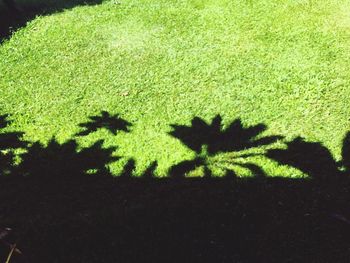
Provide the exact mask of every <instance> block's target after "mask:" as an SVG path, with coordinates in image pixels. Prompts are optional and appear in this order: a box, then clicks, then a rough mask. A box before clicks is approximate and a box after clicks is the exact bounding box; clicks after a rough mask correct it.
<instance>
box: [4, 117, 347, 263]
mask: <svg viewBox="0 0 350 263" xmlns="http://www.w3.org/2000/svg"><path fill="white" fill-rule="evenodd" d="M0 120H1V122H0V127H2V128H1V129H0V136H5V137H6V136H8V133H9V132H7V130H6V129H3V128H5V127H6V125H8V124H9V123H8V121H7V120H6V118H5V116H2V117H1V118H0ZM1 123H2V124H1ZM215 125H217V124H215ZM215 125H214V126H215ZM235 125H237V124H235ZM209 126H210V125H209ZM216 127H217V126H216ZM237 127H239V125H237ZM258 127H259V129H258V128H257V129H256V131H255V132H253V131H250V130H249V127H248V128H238V130H242V129H243V130H245V129H248V130H249V132H248V134H249V136H248V135H244V136H242V137H243V138H246V139H245V140H244V143H241V144H239V143H236V144H234V143H232V145H235V146H232V147H231V148H230V147H228V146H227V145H223V144H219V145H218V146H215V145H213V144H214V142H213V141H211V140H210V137H209V139H208V136H207V135H206V136H207V137H205V136H204V135H202V134H199V137H200V138H203V137H204V138H206V139H201V140H200V142H201V143H202V142H203V141H204V142H205V143H207V142H208V141H209V142H210V143H209V145H211V146H210V147H211V151H210V154H212V155H215V154H216V152H220V151H229V150H232V149H234V150H238V149H242V148H245V146H244V145H248V146H250V147H255V145H257V144H259V143H257V141H258V142H259V140H260V139H259V138H264V137H256V135H260V133H261V131H262V128H261V127H262V126H261V125H260V126H258ZM185 130H186V133H185V134H187V132H188V129H185ZM189 130H191V129H189ZM216 131H217V128H216ZM223 131H224V133H225V131H226V130H225V129H220V130H219V132H214V134H216V135H217V138H228V139H231V136H228V135H225V136H227V137H225V136H222V135H221V133H222V132H223ZM258 131H259V132H258ZM218 133H219V134H218ZM242 133H244V132H242ZM20 134H21V133H20V132H19V135H20ZM232 134H233V133H232ZM117 136H118V135H117ZM182 136H183V135H182V134H181V136H180V135H179V136H178V137H177V138H182ZM193 136H194V137H195V136H196V134H193ZM221 136H222V137H221ZM232 136H233V135H232ZM232 138H234V137H232ZM277 138H279V137H276V139H277ZM348 138H349V135H347V136H346V137H345V139H344V145H343V160H342V162H341V163H337V162H335V161H334V160H333V159H330V158H331V157H330V156H329V150H328V149H327V148H326V147H324V146H322V145H321V144H320V143H308V142H305V141H304V140H301V139H298V138H297V139H295V141H291V142H288V143H287V144H286V148H285V149H279V150H277V149H271V147H273V145H272V144H271V145H270V144H269V143H265V141H264V140H262V142H263V143H262V144H261V145H263V146H266V147H267V148H266V155H267V157H268V158H272V159H273V160H276V161H277V162H279V163H281V164H283V165H290V166H293V167H295V168H298V169H300V170H302V171H304V172H306V173H308V175H309V176H310V178H308V179H304V178H300V179H290V178H278V177H269V176H273V175H266V176H261V177H251V178H239V177H236V176H230V175H234V174H233V173H234V172H233V171H231V170H229V171H227V175H228V176H226V177H222V178H218V177H211V176H208V177H204V178H186V177H184V176H181V175H178V176H175V175H174V176H167V177H164V178H156V177H154V171H155V169H156V167H157V161H155V162H153V163H151V164H150V165H149V167H148V168H147V169H146V170H145V171H144V173H143V176H141V177H133V176H132V174H133V170H134V169H135V165H136V162H135V160H133V159H129V161H128V162H127V164H126V165H125V167H124V169H123V172H121V174H120V175H121V176H117V175H112V174H111V173H110V171H109V170H108V169H107V166H108V164H110V163H111V162H113V161H114V160H115V158H116V157H115V156H114V155H113V152H114V150H115V148H113V147H109V148H105V147H104V146H103V143H102V141H97V142H96V143H94V144H92V146H90V147H86V148H82V149H81V148H79V147H78V146H77V142H76V140H75V139H74V138H72V139H71V140H68V141H67V142H63V143H60V142H57V140H55V139H52V140H51V142H49V143H48V144H47V145H43V144H41V143H38V142H34V143H30V142H27V143H23V144H21V142H22V139H21V137H20V136H19V137H17V139H18V141H19V142H20V143H18V141H16V143H15V144H14V145H15V146H16V145H20V146H21V147H22V148H21V150H22V151H21V153H20V159H21V161H20V162H19V163H16V162H11V163H10V164H9V165H10V169H9V170H8V171H9V173H6V174H2V175H1V176H0V200H2V201H1V202H0V229H8V228H12V231H11V232H10V233H8V234H6V237H3V238H2V239H1V240H0V261H4V259H5V258H6V256H7V254H8V251H9V246H8V244H14V243H16V245H17V247H18V248H19V249H20V250H21V251H22V255H17V254H16V255H14V256H13V259H12V260H13V262H176V263H177V262H347V260H348V259H349V257H350V251H349V249H348V247H349V244H350V220H349V219H350V212H349V211H348V204H349V201H350V193H349V191H350V180H349V177H348V176H347V174H348V172H347V171H348V170H349V162H350V161H349V139H348ZM267 141H270V139H269V140H267ZM271 141H275V140H271ZM260 142H261V141H260ZM230 143H231V142H230V141H228V144H230ZM4 145H6V147H5V146H3V148H2V150H1V151H0V152H2V153H7V152H8V151H10V150H11V144H10V143H7V144H4ZM191 145H192V144H191ZM209 145H208V143H207V147H208V149H209ZM220 145H221V146H220ZM237 145H239V146H237ZM191 147H195V146H191ZM194 149H199V148H198V147H196V148H194ZM242 156H244V155H242ZM246 156H247V158H248V156H249V154H247V155H246ZM315 156H316V157H315ZM317 156H318V157H317ZM2 157H3V156H0V160H1V159H2ZM310 159H312V161H310ZM327 160H328V161H327ZM234 161H235V160H233V162H234ZM187 162H193V163H195V164H196V165H203V164H205V159H204V158H203V157H202V156H201V151H200V150H199V151H198V155H197V157H196V158H194V159H193V160H190V161H187ZM315 162H316V163H318V164H315ZM241 165H247V166H249V167H248V169H250V170H252V171H253V170H255V171H256V172H257V173H259V169H260V167H259V166H257V165H255V164H250V163H243V164H241ZM335 166H336V167H335ZM315 167H316V168H315ZM0 168H1V169H0V171H1V170H3V166H2V165H1V166H0ZM335 170H336V171H337V173H338V174H337V175H335V176H333V172H334V171H335ZM320 171H324V175H322V176H324V177H325V178H328V180H320V179H319V172H320ZM178 172H179V173H181V169H180V170H179V171H178ZM207 172H208V173H210V171H207ZM326 173H329V174H328V175H327V176H326ZM324 177H322V178H324ZM2 241H6V243H4V242H2Z"/></svg>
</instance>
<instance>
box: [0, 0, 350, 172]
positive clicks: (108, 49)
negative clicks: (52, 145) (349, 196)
mask: <svg viewBox="0 0 350 263" xmlns="http://www.w3.org/2000/svg"><path fill="white" fill-rule="evenodd" d="M349 17H350V3H349V2H348V1H345V0H342V1H335V0H327V1H316V0H314V1H311V0H310V1H292V0H283V1H270V0H266V1H265V0H264V1H246V0H237V1H226V0H216V1H205V0H192V1H191V0H183V1H176V0H171V1H154V0H125V1H106V2H104V3H103V4H101V5H96V6H81V7H76V8H73V9H71V10H66V11H64V12H61V13H57V14H53V15H50V16H45V17H38V18H36V19H35V20H33V21H31V22H30V23H29V24H28V25H27V26H26V27H25V28H23V29H21V30H19V31H18V32H16V33H15V34H14V35H13V36H12V38H11V39H10V40H9V41H7V42H6V43H4V44H2V46H0V92H1V97H0V113H9V114H11V116H12V119H14V123H13V126H12V127H13V129H19V130H23V131H24V132H25V137H26V139H28V140H32V141H35V140H40V141H42V142H46V141H48V140H49V139H50V138H51V137H52V136H55V137H56V138H57V139H58V140H60V141H65V140H67V139H69V138H71V137H72V136H74V134H76V133H78V132H79V131H80V129H79V126H78V124H79V123H82V122H85V121H86V120H87V119H88V116H91V115H96V114H98V113H99V112H101V111H102V110H106V111H108V112H110V113H112V114H117V113H118V114H119V115H120V116H121V117H122V118H123V119H125V120H127V121H128V122H130V123H131V124H132V126H131V129H130V130H131V132H129V133H126V132H120V133H118V135H116V136H115V135H113V134H111V133H109V132H108V131H106V130H100V131H97V132H95V133H93V134H91V135H88V136H87V137H77V139H78V140H79V142H80V143H81V144H82V145H90V144H92V143H93V142H94V141H96V140H97V139H101V138H103V139H105V145H106V146H110V145H118V150H117V152H116V155H119V156H123V158H122V159H121V160H120V161H119V162H117V163H115V164H114V165H112V170H113V171H119V170H120V169H121V167H122V166H123V165H124V164H125V163H126V161H127V159H129V158H135V160H136V171H135V173H136V174H138V173H141V172H142V171H143V170H145V169H146V167H147V166H148V165H150V164H151V163H152V162H153V161H155V160H157V161H158V164H159V166H158V169H157V173H158V175H164V174H165V173H166V172H167V170H168V169H169V167H170V166H172V165H175V164H177V163H179V162H181V161H183V160H189V159H191V158H193V157H194V153H193V152H192V151H191V150H190V149H188V148H187V147H186V146H184V145H183V144H181V142H180V141H179V140H177V139H175V138H173V137H171V136H170V135H169V132H170V131H171V126H170V125H171V124H181V125H189V124H190V122H191V120H192V118H193V117H195V116H198V117H201V118H203V119H204V120H206V121H208V122H209V121H211V120H212V118H213V117H214V116H215V115H217V114H220V115H221V116H222V118H223V123H224V125H228V124H230V123H231V122H232V121H234V120H235V119H237V118H241V119H242V121H243V123H244V125H247V126H248V125H255V124H258V123H264V124H266V125H267V126H268V129H267V131H266V132H265V133H264V135H268V134H270V135H283V136H286V137H287V139H291V138H293V137H296V136H303V137H305V138H306V139H307V140H312V141H321V142H323V143H324V144H325V145H326V146H327V147H329V148H330V149H331V150H332V152H333V154H335V156H336V157H337V156H338V155H339V153H340V146H341V142H342V138H343V136H344V135H345V132H346V131H347V130H349V129H350V125H349V124H350V123H349V119H350V107H349V106H348V103H349V101H350V89H349V84H350V75H349V74H350V71H349V65H350V64H349V63H350V49H349V47H350V41H349V40H350V23H349ZM194 136H195V135H194ZM278 146H279V147H283V146H282V143H281V142H280V143H279V144H278ZM257 151H259V149H258V150H257ZM216 158H218V159H220V158H221V157H220V156H219V157H216ZM225 158H226V157H225ZM225 158H223V159H225ZM221 159H222V158H221ZM226 159H227V158H226ZM253 161H254V162H257V163H259V164H260V165H261V166H262V167H263V168H264V169H265V170H266V172H267V173H268V174H271V175H288V176H292V175H293V174H295V171H292V170H288V171H286V169H285V168H283V167H279V166H277V164H276V163H274V162H272V161H270V160H266V158H263V157H256V158H255V159H253ZM213 166H215V162H214V164H213ZM213 169H214V170H215V169H216V168H213ZM217 170H218V173H219V174H220V171H219V170H220V169H217ZM199 174H200V172H199ZM242 174H246V175H249V173H248V174H247V171H245V172H244V171H243V172H242Z"/></svg>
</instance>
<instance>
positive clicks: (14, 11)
mask: <svg viewBox="0 0 350 263" xmlns="http://www.w3.org/2000/svg"><path fill="white" fill-rule="evenodd" d="M100 3H102V0H57V1H54V0H49V1H43V0H35V1H34V0H33V1H25V0H23V1H22V0H1V1H0V18H1V19H0V43H1V42H2V41H3V40H4V39H7V38H9V37H10V36H11V34H12V32H14V31H16V30H17V29H19V28H21V27H23V26H25V25H26V24H27V22H29V21H30V20H32V19H34V18H35V17H36V16H39V15H49V14H52V13H56V12H61V11H63V10H64V9H70V8H73V7H75V6H79V5H97V4H100Z"/></svg>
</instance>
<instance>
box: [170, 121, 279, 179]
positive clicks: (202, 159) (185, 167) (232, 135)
mask: <svg viewBox="0 0 350 263" xmlns="http://www.w3.org/2000/svg"><path fill="white" fill-rule="evenodd" d="M171 127H172V128H173V130H172V131H171V132H170V133H169V134H170V135H171V136H173V137H175V138H177V139H179V140H180V141H181V142H182V143H183V144H184V145H186V146H187V147H188V148H190V149H191V150H193V151H194V152H195V153H196V157H195V158H194V159H193V160H186V161H183V162H181V163H179V164H177V165H175V166H173V167H172V168H171V169H170V174H171V175H173V176H174V175H175V174H179V173H180V174H182V175H183V174H185V173H188V172H190V171H191V170H193V169H195V168H197V167H198V166H200V165H203V166H204V170H205V171H206V172H205V173H206V174H207V175H209V174H210V175H211V174H212V172H211V170H210V169H209V163H208V157H211V156H215V155H217V154H219V153H230V152H240V151H244V150H249V149H253V148H256V147H263V146H269V145H271V144H273V143H275V142H276V141H277V140H279V139H282V136H265V137H261V136H260V135H261V133H262V132H264V131H265V130H266V126H265V125H263V124H258V125H255V126H250V127H244V126H243V124H242V122H241V120H240V119H236V120H234V121H233V122H232V123H231V124H230V125H228V127H226V128H223V125H222V118H221V116H220V115H217V116H215V117H214V118H213V120H212V121H211V123H209V124H208V123H206V122H205V121H204V120H202V119H201V118H199V117H195V118H193V120H192V122H191V126H185V125H171ZM260 155H261V154H260ZM253 156H256V154H243V155H240V156H239V158H249V157H253ZM230 162H231V164H232V165H236V166H240V167H243V168H245V169H248V170H250V171H251V173H253V174H255V173H257V172H258V174H257V175H263V174H264V173H263V170H262V169H261V168H260V167H258V166H257V165H255V164H252V163H249V165H248V164H244V163H239V162H235V161H234V160H232V159H231V160H230ZM225 170H226V171H225V174H228V172H227V169H225Z"/></svg>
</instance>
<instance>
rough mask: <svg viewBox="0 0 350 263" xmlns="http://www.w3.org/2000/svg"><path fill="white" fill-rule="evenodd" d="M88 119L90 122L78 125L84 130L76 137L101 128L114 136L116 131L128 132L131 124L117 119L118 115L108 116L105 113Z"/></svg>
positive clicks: (119, 118)
mask: <svg viewBox="0 0 350 263" xmlns="http://www.w3.org/2000/svg"><path fill="white" fill-rule="evenodd" d="M89 118H90V121H88V122H84V123H81V124H79V126H80V127H82V128H84V130H83V131H81V132H79V133H77V134H76V135H77V136H85V135H88V134H90V133H92V132H95V131H97V130H98V129H102V128H104V129H107V130H108V131H110V132H111V133H112V134H113V135H116V134H117V133H118V131H124V132H129V127H130V126H131V123H129V122H128V121H126V120H124V119H123V118H121V117H119V115H118V114H116V115H110V114H109V113H108V112H107V111H102V112H101V114H100V115H97V116H91V117H89Z"/></svg>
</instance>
